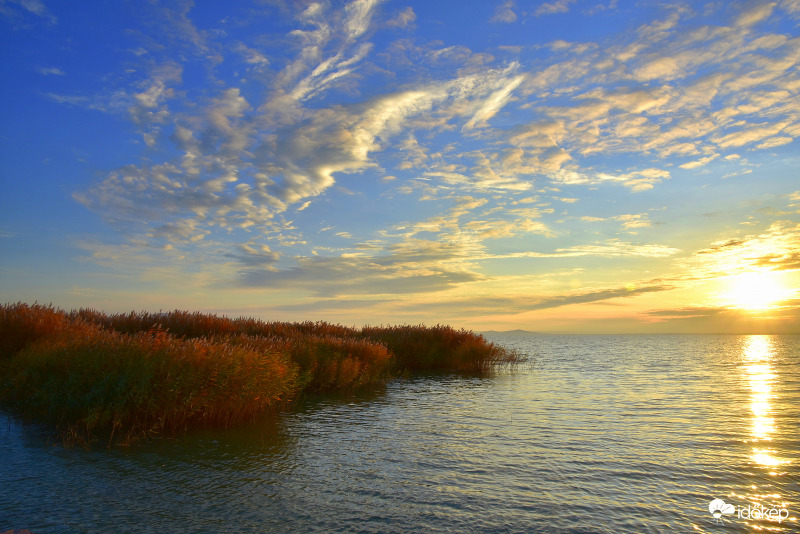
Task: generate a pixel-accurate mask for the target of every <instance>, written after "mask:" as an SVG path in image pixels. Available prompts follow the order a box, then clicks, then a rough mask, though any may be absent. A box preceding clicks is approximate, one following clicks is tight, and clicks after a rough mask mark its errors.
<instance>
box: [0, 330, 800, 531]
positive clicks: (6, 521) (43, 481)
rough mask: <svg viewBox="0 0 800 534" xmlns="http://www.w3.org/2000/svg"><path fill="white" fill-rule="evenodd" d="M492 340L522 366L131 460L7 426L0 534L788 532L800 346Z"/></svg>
mask: <svg viewBox="0 0 800 534" xmlns="http://www.w3.org/2000/svg"><path fill="white" fill-rule="evenodd" d="M490 339H491V340H493V341H495V342H497V343H500V344H503V345H506V346H510V347H514V348H517V349H520V350H522V351H524V352H527V353H530V354H531V355H532V356H533V362H532V364H530V365H529V364H526V365H522V366H519V367H517V368H515V369H500V370H498V371H497V372H496V373H495V374H494V375H493V376H490V377H480V378H479V377H470V376H456V375H438V376H424V377H415V378H410V379H406V380H395V381H392V382H390V383H389V384H388V385H387V386H386V387H383V388H381V389H380V390H376V391H371V392H368V393H362V394H358V395H355V396H351V397H346V398H327V399H321V400H320V399H317V400H309V401H307V402H305V403H303V404H302V405H301V406H299V407H298V408H297V409H296V410H295V411H292V412H289V413H284V414H281V415H280V416H275V417H271V418H268V419H266V420H264V421H259V422H258V423H256V424H252V425H248V426H246V427H242V428H236V429H233V430H227V431H199V432H194V433H191V434H190V435H188V436H185V437H182V438H180V439H161V440H157V441H154V442H152V443H147V444H140V445H137V446H134V447H128V448H113V449H110V450H108V449H105V448H103V447H97V448H96V449H93V450H89V451H87V450H84V449H81V448H75V449H64V448H62V447H60V446H54V445H52V444H51V443H49V440H48V434H47V433H46V432H45V431H44V430H43V429H41V428H38V427H36V426H33V425H22V424H19V423H18V422H16V421H14V420H13V419H11V418H10V417H8V416H7V415H0V438H2V439H0V480H1V481H2V487H1V488H0V532H2V531H4V530H6V529H12V528H26V529H29V530H31V531H32V532H33V533H34V534H40V533H56V532H69V533H73V532H92V533H97V532H254V533H255V532H409V531H413V532H553V533H559V532H564V533H567V532H631V533H644V532H719V533H721V532H750V531H756V530H759V531H762V530H763V531H767V532H796V531H800V523H798V521H797V517H798V515H800V471H798V464H799V463H800V418H799V417H798V416H799V415H800V414H798V409H800V336H681V335H674V336H670V335H661V336H612V335H608V336H578V335H564V336H560V335H538V334H535V335H534V334H495V335H492V336H491V337H490ZM714 499H721V500H722V501H724V502H722V504H720V502H719V501H715V505H714V506H712V507H711V508H712V509H713V511H716V515H717V516H719V517H715V516H714V515H712V513H711V512H712V510H710V508H709V505H710V504H711V503H712V501H713V500H714Z"/></svg>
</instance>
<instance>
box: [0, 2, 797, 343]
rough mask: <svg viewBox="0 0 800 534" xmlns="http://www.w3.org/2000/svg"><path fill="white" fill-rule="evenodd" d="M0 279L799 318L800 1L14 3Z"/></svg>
mask: <svg viewBox="0 0 800 534" xmlns="http://www.w3.org/2000/svg"><path fill="white" fill-rule="evenodd" d="M0 78H1V79H2V80H3V82H2V83H0V105H1V106H2V108H1V110H2V113H1V114H0V186H1V187H2V189H0V191H1V192H2V194H0V302H4V303H11V302H18V301H22V302H28V303H33V302H39V303H43V304H49V303H52V304H53V305H54V306H56V307H59V308H62V309H66V310H69V309H78V308H94V309H99V310H103V311H105V312H109V313H117V312H129V311H132V310H137V311H139V310H147V311H159V310H162V311H167V310H174V309H181V310H190V311H201V312H209V313H217V314H225V315H227V316H231V317H237V316H249V317H259V318H262V319H264V320H277V321H306V320H310V321H329V322H333V323H339V324H344V325H352V326H362V325H365V324H373V325H381V324H384V325H385V324H427V325H433V324H449V325H452V326H454V327H457V328H466V329H471V330H477V331H486V330H511V329H523V330H531V331H539V332H573V333H787V332H788V333H800V292H798V289H800V141H798V137H800V0H780V1H773V2H761V1H755V0H748V1H732V2H727V1H726V2H715V1H712V2H672V1H670V0H666V1H663V2H650V1H642V2H635V1H626V0H590V1H582V0H553V1H541V0H535V1H530V2H523V1H521V0H517V1H511V0H499V1H497V0H495V1H489V0H487V1H481V2H477V1H476V2H464V1H437V2H431V1H425V2H416V1H395V0H385V1H381V0H354V1H348V2H344V1H330V2H327V1H323V2H306V1H288V0H287V1H282V0H253V1H245V0H242V1H236V2H208V1H199V2H196V3H195V2H191V1H184V0H176V1H163V2H162V1H157V0H151V1H124V0H122V1H92V0H87V1H82V2H63V1H56V0H0Z"/></svg>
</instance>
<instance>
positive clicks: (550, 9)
mask: <svg viewBox="0 0 800 534" xmlns="http://www.w3.org/2000/svg"><path fill="white" fill-rule="evenodd" d="M573 3H575V0H555V2H545V3H542V4H540V5H539V7H537V8H536V10H535V11H534V14H535V15H536V16H540V15H554V14H556V13H566V12H567V11H569V5H570V4H573Z"/></svg>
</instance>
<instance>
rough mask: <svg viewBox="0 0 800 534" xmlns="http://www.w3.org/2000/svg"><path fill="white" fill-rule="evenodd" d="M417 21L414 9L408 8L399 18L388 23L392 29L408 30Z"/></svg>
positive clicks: (398, 15)
mask: <svg viewBox="0 0 800 534" xmlns="http://www.w3.org/2000/svg"><path fill="white" fill-rule="evenodd" d="M415 20H417V15H416V13H414V9H413V8H412V7H410V6H409V7H406V8H405V9H404V10H403V11H401V12H400V13H398V14H397V16H396V17H395V18H393V19H391V20H390V21H388V22H387V23H386V25H387V26H389V27H390V28H406V27H408V26H409V25H411V24H413V23H414V21H415Z"/></svg>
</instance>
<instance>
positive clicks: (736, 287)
mask: <svg viewBox="0 0 800 534" xmlns="http://www.w3.org/2000/svg"><path fill="white" fill-rule="evenodd" d="M792 293H793V292H792V290H791V289H789V288H787V287H786V286H785V285H783V281H782V279H781V275H780V273H779V272H776V271H767V270H764V271H754V272H749V273H744V274H737V275H734V276H731V277H729V278H728V279H727V280H726V289H725V292H724V293H723V294H722V298H723V300H724V301H725V302H726V303H727V304H728V305H729V306H732V307H734V308H739V309H742V310H751V311H759V310H766V309H769V308H772V307H773V306H774V305H775V303H777V302H779V301H781V300H784V299H788V298H790V297H791V295H792Z"/></svg>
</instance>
